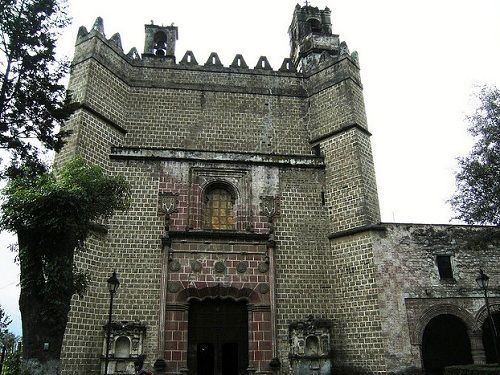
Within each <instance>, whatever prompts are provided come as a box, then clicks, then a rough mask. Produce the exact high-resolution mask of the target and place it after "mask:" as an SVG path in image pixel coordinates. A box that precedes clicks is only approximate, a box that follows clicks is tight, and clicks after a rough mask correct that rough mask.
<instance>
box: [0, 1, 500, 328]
mask: <svg viewBox="0 0 500 375" xmlns="http://www.w3.org/2000/svg"><path fill="white" fill-rule="evenodd" d="M296 3H297V1H296V0H272V1H270V0H266V1H264V0H253V1H241V0H231V1H229V0H219V1H217V0H213V1H207V0H178V1H173V0H166V1H165V0H163V1H158V0H141V1H140V2H137V1H123V0H105V1H103V0H86V1H82V0H71V1H69V4H70V7H69V12H70V15H71V16H72V17H73V24H72V26H71V27H69V28H68V29H67V30H66V31H65V32H64V35H63V36H62V38H61V44H60V51H59V52H60V53H61V54H64V55H66V56H68V57H69V58H71V57H72V54H73V44H74V41H75V39H76V34H77V30H78V27H79V26H81V25H84V26H85V27H87V29H90V28H91V27H92V24H93V22H94V20H95V18H96V17H97V16H101V17H102V18H103V19H104V30H105V33H106V36H107V37H108V38H109V37H111V36H112V35H113V34H114V33H116V32H119V33H120V35H121V39H122V45H123V48H124V50H125V52H128V51H129V50H130V48H131V47H137V49H138V50H139V52H142V50H143V46H144V24H146V23H150V22H151V20H153V21H154V22H155V23H156V24H164V25H170V24H172V23H174V24H175V25H176V26H178V27H179V40H178V41H177V46H176V56H177V60H178V61H179V60H180V59H181V58H182V56H183V55H184V53H185V52H186V50H192V51H193V52H194V55H195V57H196V59H197V60H198V63H199V64H203V63H204V62H205V61H206V60H207V58H208V56H209V54H210V53H211V52H217V53H218V55H219V57H220V58H221V61H222V63H223V64H224V65H225V66H228V65H229V64H230V63H231V61H232V59H233V57H234V55H235V54H237V53H241V54H243V57H244V58H245V60H246V62H247V64H248V65H249V66H251V67H253V66H255V64H256V62H257V60H258V58H259V57H260V56H261V55H264V56H267V57H268V59H269V61H270V63H271V65H272V67H273V68H274V69H278V68H279V67H280V65H281V62H282V61H283V58H285V57H288V55H289V40H288V34H287V31H288V26H289V25H290V21H291V19H292V13H293V9H294V7H295V5H296ZM300 3H301V4H303V2H300ZM311 5H313V6H318V7H320V8H324V7H325V6H328V7H329V8H330V9H331V10H332V24H333V32H334V33H336V34H339V35H340V38H341V40H344V41H346V42H347V44H348V46H349V48H350V50H351V52H352V51H354V50H356V51H358V53H359V57H360V64H361V77H362V82H363V85H364V94H365V104H366V110H367V116H368V126H369V130H370V131H371V133H372V134H373V137H372V146H373V152H374V158H375V169H376V173H377V184H378V192H379V199H380V208H381V214H382V220H383V221H396V222H412V223H449V222H450V219H451V218H452V216H453V213H452V212H451V210H450V208H449V206H448V204H447V203H446V201H447V199H449V198H450V196H451V194H452V193H453V191H454V171H455V170H456V167H457V162H456V158H457V157H458V156H460V155H465V154H466V153H467V152H468V150H469V149H470V147H471V145H472V139H471V137H470V136H469V134H468V133H467V131H466V129H467V122H466V121H465V115H466V113H467V112H468V111H469V112H470V110H471V108H472V107H473V106H474V101H473V100H471V94H472V93H473V92H475V91H477V90H476V89H475V86H477V85H482V84H489V85H496V86H500V1H498V0H475V1H470V0H454V1H452V0H420V1H410V0H406V1H405V0H378V1H373V0H321V1H314V2H311ZM2 243H9V241H5V240H4V241H3V242H2ZM3 247H4V248H1V249H0V252H2V253H1V254H2V259H3V261H2V262H1V263H0V275H2V278H1V279H0V280H1V281H0V304H1V305H2V306H4V307H5V308H6V310H7V311H8V313H9V314H10V315H11V316H12V317H13V318H14V319H15V322H14V323H13V324H12V326H11V328H13V329H14V331H16V333H17V334H20V323H19V315H18V312H17V298H18V297H17V294H18V289H17V288H16V283H17V282H18V270H17V268H16V267H15V266H13V265H12V263H11V261H12V259H13V258H14V253H12V252H9V250H8V249H7V246H6V245H5V246H3Z"/></svg>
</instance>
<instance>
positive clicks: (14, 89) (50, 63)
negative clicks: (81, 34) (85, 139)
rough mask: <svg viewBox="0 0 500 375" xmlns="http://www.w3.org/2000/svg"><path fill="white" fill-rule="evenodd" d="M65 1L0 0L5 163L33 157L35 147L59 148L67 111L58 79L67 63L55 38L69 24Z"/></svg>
mask: <svg viewBox="0 0 500 375" xmlns="http://www.w3.org/2000/svg"><path fill="white" fill-rule="evenodd" d="M65 3H66V2H65V0H0V149H6V150H8V151H10V153H11V156H12V158H11V164H12V165H14V166H17V165H18V163H19V161H20V160H31V161H32V162H34V163H37V162H38V161H39V156H40V155H39V153H40V146H42V147H44V148H47V149H50V150H56V151H57V150H59V149H60V148H61V146H62V143H63V137H64V136H65V133H64V132H58V129H59V126H60V125H61V124H62V122H63V120H65V119H67V118H68V116H69V115H70V114H71V111H72V109H71V105H69V97H66V95H65V89H64V86H63V85H62V84H61V83H60V81H61V78H62V77H63V76H64V75H65V74H66V72H67V69H68V64H67V63H66V62H60V61H58V60H57V59H56V56H55V48H56V45H55V43H56V40H57V38H58V36H59V33H60V31H61V29H62V28H63V27H65V26H66V25H67V24H68V23H69V18H68V16H67V14H66V11H65Z"/></svg>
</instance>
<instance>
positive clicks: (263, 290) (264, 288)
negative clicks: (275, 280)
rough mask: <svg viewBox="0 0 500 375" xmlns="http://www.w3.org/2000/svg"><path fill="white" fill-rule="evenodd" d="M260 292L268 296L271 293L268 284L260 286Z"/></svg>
mask: <svg viewBox="0 0 500 375" xmlns="http://www.w3.org/2000/svg"><path fill="white" fill-rule="evenodd" d="M257 289H258V291H259V293H260V294H267V293H269V290H270V289H269V285H267V284H259V286H258V287H257Z"/></svg>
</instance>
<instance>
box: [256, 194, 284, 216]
mask: <svg viewBox="0 0 500 375" xmlns="http://www.w3.org/2000/svg"><path fill="white" fill-rule="evenodd" d="M259 198H260V213H261V214H262V215H264V216H267V218H268V219H269V222H272V220H273V218H274V217H275V216H278V214H279V208H280V207H279V199H278V198H277V197H274V196H272V195H267V196H261V197H259Z"/></svg>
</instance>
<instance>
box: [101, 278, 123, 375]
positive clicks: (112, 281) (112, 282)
mask: <svg viewBox="0 0 500 375" xmlns="http://www.w3.org/2000/svg"><path fill="white" fill-rule="evenodd" d="M119 285H120V281H119V280H118V277H116V271H113V274H112V275H111V277H110V278H109V279H108V290H109V317H108V332H107V334H106V360H105V361H104V375H108V363H109V342H110V340H111V315H112V314H113V297H114V295H115V293H116V291H117V290H118V286H119Z"/></svg>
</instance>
